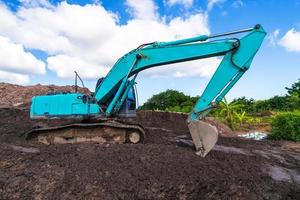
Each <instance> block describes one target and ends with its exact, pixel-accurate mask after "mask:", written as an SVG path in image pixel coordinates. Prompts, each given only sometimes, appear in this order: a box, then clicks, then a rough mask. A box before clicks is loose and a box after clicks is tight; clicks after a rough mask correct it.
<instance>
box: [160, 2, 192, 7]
mask: <svg viewBox="0 0 300 200" xmlns="http://www.w3.org/2000/svg"><path fill="white" fill-rule="evenodd" d="M164 3H165V4H166V5H167V6H174V5H176V4H179V5H182V6H184V7H186V8H190V7H191V6H192V5H193V3H194V0H165V1H164Z"/></svg>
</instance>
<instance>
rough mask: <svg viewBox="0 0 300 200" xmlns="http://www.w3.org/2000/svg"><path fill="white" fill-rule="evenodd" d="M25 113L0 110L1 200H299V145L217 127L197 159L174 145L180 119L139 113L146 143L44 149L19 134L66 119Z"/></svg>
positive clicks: (181, 129) (182, 133)
mask: <svg viewBox="0 0 300 200" xmlns="http://www.w3.org/2000/svg"><path fill="white" fill-rule="evenodd" d="M28 115H29V113H28V108H18V107H12V106H2V107H1V108H0V116H1V118H0V143H1V144H0V199H300V167H299V163H300V154H299V152H298V151H297V148H298V147H299V144H298V143H287V142H275V141H268V140H266V141H254V140H248V139H243V138H238V137H234V136H233V135H231V133H229V132H228V131H227V130H226V128H224V127H223V126H218V129H219V130H220V129H221V133H222V134H221V137H220V138H219V140H218V143H217V145H216V146H215V148H214V149H213V150H212V151H211V152H210V153H209V154H208V155H207V156H206V157H205V158H201V157H199V156H197V155H195V152H194V149H193V148H192V147H190V146H189V145H185V143H179V142H178V138H185V140H187V141H189V140H188V139H189V133H188V130H187V127H186V124H185V118H186V115H183V114H176V113H175V114H174V113H173V114H172V113H163V112H139V113H138V120H137V119H135V120H137V121H138V122H139V123H141V124H143V125H144V126H145V127H146V131H147V138H146V142H145V144H136V145H133V144H123V145H113V144H104V145H100V144H74V145H72V144H68V145H49V146H46V145H41V144H37V143H34V142H30V141H24V140H23V138H22V134H23V133H25V132H26V131H28V130H30V129H31V128H32V127H35V126H45V125H47V126H48V125H49V126H53V125H57V124H60V123H66V122H65V121H64V122H62V121H31V120H29V116H28ZM229 136H230V137H229ZM296 147H297V148H296ZM298 150H299V148H298Z"/></svg>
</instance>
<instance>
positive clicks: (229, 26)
mask: <svg viewBox="0 0 300 200" xmlns="http://www.w3.org/2000/svg"><path fill="white" fill-rule="evenodd" d="M0 2H1V3H0V5H1V7H0V8H1V9H0V51H1V52H2V51H3V54H2V56H0V75H1V76H0V82H1V81H4V82H11V83H17V84H24V85H28V84H29V85H31V84H37V83H41V84H57V85H66V84H69V85H70V84H73V79H72V77H73V71H74V70H77V71H79V73H80V74H82V76H83V79H84V80H85V83H86V85H87V86H88V87H89V88H90V89H91V90H93V89H94V85H95V83H96V79H97V78H98V77H101V76H103V75H105V73H106V72H107V71H108V70H109V68H110V67H111V66H112V65H113V62H114V61H115V60H116V59H117V58H118V57H120V56H121V55H122V54H123V53H126V52H127V51H130V50H131V49H132V48H134V47H136V46H137V44H140V43H143V42H149V41H151V40H160V41H162V40H163V41H164V40H172V39H177V38H184V37H190V36H194V35H199V34H208V33H220V32H227V31H231V30H237V29H240V28H247V27H252V26H253V25H255V24H257V23H260V24H262V25H263V27H264V28H265V30H266V31H267V32H268V36H267V38H266V40H265V41H264V43H263V45H262V47H261V49H260V51H259V52H258V54H257V56H256V57H255V59H254V61H253V64H252V66H251V68H250V70H249V71H247V72H246V74H245V75H244V77H243V78H242V79H241V80H240V81H239V82H238V83H237V84H236V86H235V87H234V88H233V89H232V90H231V91H230V92H229V94H228V98H229V99H233V98H234V97H239V96H246V97H252V98H255V99H266V98H269V97H272V96H274V95H282V94H285V89H284V87H285V86H290V85H291V84H292V83H293V82H295V81H296V80H297V79H299V78H300V0H268V1H266V0H158V1H152V0H126V1H121V0H114V1H111V0H102V1H92V0H89V1H86V0H70V1H54V0H50V1H46V0H32V1H30V0H20V1H18V0H12V1H0ZM1 19H2V20H1ZM6 49H10V50H9V51H7V50H6ZM4 50H5V51H4ZM1 52H0V53H1ZM218 62H219V58H213V59H210V60H207V61H197V62H193V63H186V64H185V65H178V66H165V67H162V68H160V69H153V70H150V71H149V72H147V71H145V72H143V73H142V74H141V75H140V76H139V78H138V80H137V81H138V85H137V87H138V89H139V96H140V102H145V101H146V100H147V99H148V98H149V97H150V96H151V95H153V94H155V93H158V92H160V91H163V90H166V89H177V90H179V91H182V92H184V93H186V94H189V95H193V96H194V95H200V94H201V92H202V91H203V89H204V87H205V85H206V84H207V83H208V81H209V78H210V76H211V74H212V73H211V70H212V69H215V67H216V66H215V65H216V64H217V63H218ZM75 66H76V67H75ZM198 66H199V67H198ZM178 73H179V74H183V75H182V76H177V75H176V74H178ZM1 77H2V78H1Z"/></svg>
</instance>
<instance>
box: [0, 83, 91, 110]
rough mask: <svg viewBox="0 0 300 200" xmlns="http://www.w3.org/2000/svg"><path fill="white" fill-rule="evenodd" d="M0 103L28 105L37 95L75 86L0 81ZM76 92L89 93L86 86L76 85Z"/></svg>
mask: <svg viewBox="0 0 300 200" xmlns="http://www.w3.org/2000/svg"><path fill="white" fill-rule="evenodd" d="M0 91H1V92H0V105H14V106H18V107H28V106H29V105H30V102H31V98H32V97H33V96H37V95H45V94H47V93H55V92H74V91H75V86H72V85H67V86H57V85H40V84H37V85H31V86H21V85H14V84H9V83H1V82H0ZM78 92H81V93H90V91H89V90H88V89H87V88H81V87H78Z"/></svg>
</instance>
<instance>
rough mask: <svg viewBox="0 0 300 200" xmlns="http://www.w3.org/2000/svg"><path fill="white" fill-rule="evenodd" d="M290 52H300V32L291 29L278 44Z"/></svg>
mask: <svg viewBox="0 0 300 200" xmlns="http://www.w3.org/2000/svg"><path fill="white" fill-rule="evenodd" d="M278 44H279V45H281V46H283V47H284V48H285V49H286V50H288V51H294V52H300V31H296V30H295V29H290V30H289V31H288V32H287V33H286V34H285V35H284V36H283V37H282V38H281V39H280V40H279V42H278Z"/></svg>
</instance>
